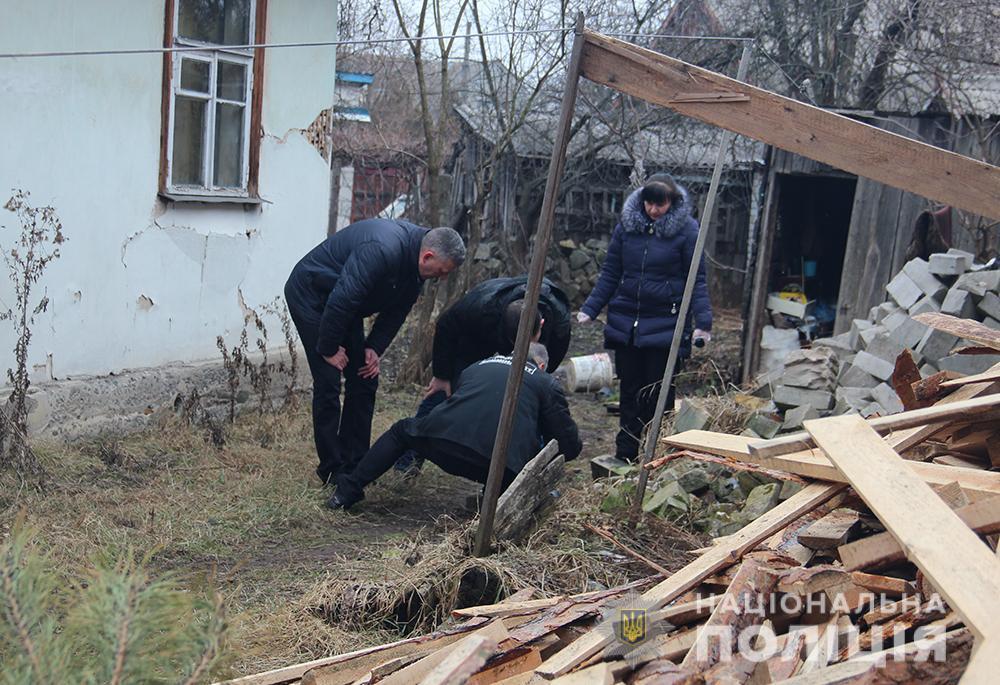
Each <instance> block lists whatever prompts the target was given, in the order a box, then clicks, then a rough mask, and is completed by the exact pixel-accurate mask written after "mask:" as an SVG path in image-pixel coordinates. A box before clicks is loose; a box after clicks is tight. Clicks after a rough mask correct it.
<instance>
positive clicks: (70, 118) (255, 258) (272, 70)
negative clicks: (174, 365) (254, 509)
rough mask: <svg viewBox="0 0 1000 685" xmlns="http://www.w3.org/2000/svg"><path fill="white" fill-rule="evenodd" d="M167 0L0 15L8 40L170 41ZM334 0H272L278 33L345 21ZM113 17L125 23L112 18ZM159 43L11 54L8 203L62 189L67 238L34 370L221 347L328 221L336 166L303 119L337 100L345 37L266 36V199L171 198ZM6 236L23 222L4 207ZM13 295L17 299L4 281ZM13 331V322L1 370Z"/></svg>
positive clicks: (39, 328) (0, 337)
mask: <svg viewBox="0 0 1000 685" xmlns="http://www.w3.org/2000/svg"><path fill="white" fill-rule="evenodd" d="M163 16H164V6H163V2H162V1H161V2H142V3H137V2H134V1H133V0H109V1H107V2H101V3H96V4H93V3H64V2H61V1H60V0H38V1H36V2H34V3H21V4H18V5H16V6H12V7H11V8H10V9H9V10H8V12H7V13H6V14H5V17H4V22H2V23H0V45H4V47H5V50H9V51H12V52H13V51H37V50H46V49H53V48H59V49H66V50H72V49H100V48H108V47H138V46H156V45H160V44H162V40H163ZM336 25H337V17H336V4H335V3H329V2H325V0H282V2H280V3H277V2H271V3H269V5H268V19H267V40H268V41H269V42H292V41H323V40H333V39H335V37H336ZM109 27H113V28H114V30H113V31H109ZM161 75H162V65H161V57H160V56H159V55H128V56H101V57H76V58H46V59H34V60H32V59H17V60H3V61H0V98H2V100H3V101H4V102H5V103H16V106H13V107H10V106H4V107H0V130H4V131H8V132H16V134H15V135H5V145H6V147H7V150H6V151H5V153H4V154H3V155H2V157H0V195H3V197H2V198H0V204H2V202H3V201H6V199H7V197H9V193H10V190H11V189H12V188H15V187H16V188H23V189H25V190H28V191H30V192H31V194H32V198H31V199H32V202H33V204H36V205H43V204H51V205H53V206H54V207H55V208H56V210H57V212H58V214H59V216H60V218H61V219H62V223H63V228H64V232H65V235H66V237H67V239H68V241H67V242H66V243H65V244H64V245H63V246H62V250H61V252H62V257H61V258H60V259H58V260H56V261H54V262H52V264H51V265H50V267H49V269H48V270H47V271H46V273H45V275H44V276H43V279H42V281H41V282H40V283H39V284H38V286H37V288H38V290H37V292H38V293H39V295H41V294H42V290H44V291H45V293H46V294H47V295H48V296H49V298H50V306H49V309H48V311H47V312H45V313H43V314H41V315H40V316H39V317H38V320H37V323H36V324H35V326H34V328H33V331H34V335H33V338H32V342H31V348H30V354H29V362H30V363H31V364H32V365H33V366H36V367H37V369H38V371H37V373H36V380H43V379H44V377H46V376H48V375H54V376H55V377H57V378H65V377H67V376H73V375H78V374H102V373H108V372H117V371H119V370H121V369H124V368H136V367H145V366H155V365H159V364H163V363H166V362H172V361H192V360H197V359H211V358H214V357H215V356H216V355H217V350H216V347H215V337H216V335H219V334H223V335H229V336H234V335H235V334H236V333H238V331H239V330H240V328H241V326H242V322H243V312H242V310H241V307H240V301H241V300H240V298H241V297H242V298H243V300H244V301H245V302H246V303H247V304H249V305H250V306H256V305H258V304H261V303H264V302H267V301H269V300H271V299H273V298H274V297H275V296H276V295H280V294H281V291H282V287H283V285H284V281H285V278H286V277H287V275H288V272H289V271H290V270H291V268H292V266H293V265H294V264H295V262H296V261H297V260H298V259H299V258H300V257H301V256H302V255H303V254H304V253H305V252H306V251H307V250H309V249H310V248H311V247H312V246H314V245H315V244H316V243H318V242H320V241H321V240H322V239H323V238H324V237H325V236H326V228H327V221H328V207H329V185H330V181H329V168H328V166H327V164H326V163H325V162H324V161H323V159H322V158H321V156H320V154H319V153H318V152H317V150H316V149H315V148H314V147H313V146H312V145H310V144H309V142H308V141H307V140H306V139H305V138H304V137H303V134H302V131H303V130H304V129H306V128H307V127H308V126H309V125H310V123H311V122H312V121H313V120H314V119H315V118H316V116H317V113H319V112H320V111H322V110H323V109H325V108H327V107H329V106H330V102H331V100H332V96H333V87H334V75H335V64H334V48H333V47H324V48H295V49H283V50H272V51H269V52H268V54H267V57H266V60H265V74H264V84H265V85H264V88H265V90H264V102H263V111H262V122H263V127H264V132H265V135H264V137H263V139H262V141H261V154H260V194H261V197H262V199H263V200H264V202H263V203H262V204H261V205H259V206H253V207H246V208H245V207H244V206H242V205H209V204H190V203H169V204H166V203H164V202H163V201H161V200H160V199H158V197H157V187H158V186H157V183H158V172H159V157H160V104H161V103H160V101H161ZM0 225H2V226H6V228H5V229H4V230H2V231H0V245H3V246H5V247H6V246H9V245H11V243H12V240H13V238H14V235H15V232H16V230H17V224H16V222H15V221H14V216H13V214H10V213H9V212H6V211H2V210H0ZM0 280H2V283H0V307H3V308H6V306H10V305H12V304H13V303H14V299H13V289H12V287H11V286H10V285H9V284H8V283H7V279H5V278H4V279H0ZM12 347H13V332H12V331H11V330H10V329H9V327H8V326H3V327H0V369H2V368H6V367H7V366H10V365H11V363H12V355H11V353H10V352H8V351H9V350H10V349H11V348H12Z"/></svg>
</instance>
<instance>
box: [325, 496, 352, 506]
mask: <svg viewBox="0 0 1000 685" xmlns="http://www.w3.org/2000/svg"><path fill="white" fill-rule="evenodd" d="M351 504H353V503H352V502H346V501H344V500H342V499H340V494H339V493H336V492H335V493H333V494H332V495H330V499H328V500H327V501H326V506H327V507H328V508H330V509H350V508H351Z"/></svg>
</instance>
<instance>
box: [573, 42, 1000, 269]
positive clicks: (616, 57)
mask: <svg viewBox="0 0 1000 685" xmlns="http://www.w3.org/2000/svg"><path fill="white" fill-rule="evenodd" d="M584 35H585V37H586V46H585V49H584V51H583V57H582V59H581V62H580V72H581V74H582V75H583V76H585V77H586V78H588V79H590V80H591V81H594V82H596V83H601V84H603V85H606V86H609V87H611V88H614V89H615V90H619V91H621V92H624V93H627V94H629V95H633V96H635V97H639V98H642V99H644V100H646V101H647V102H652V103H653V104H658V105H662V106H664V107H669V108H671V109H673V110H675V111H677V112H680V113H681V114H684V115H686V116H690V117H694V118H696V119H699V120H700V121H704V122H707V123H710V124H714V125H716V126H720V127H722V128H725V129H728V130H730V131H735V132H736V133H740V134H742V135H745V136H749V137H751V138H755V139H757V140H761V141H763V142H765V143H769V144H771V145H775V146H777V147H780V148H782V149H785V150H790V151H792V152H796V153H798V154H800V155H803V156H805V157H809V158H810V159H815V160H818V161H821V162H825V163H827V164H830V165H832V166H835V167H837V168H840V169H845V170H847V171H850V172H852V173H855V174H858V175H859V176H864V177H867V178H871V179H874V180H876V181H879V182H881V183H886V184H888V185H891V186H893V187H896V188H901V189H904V190H909V191H911V192H914V193H917V194H918V195H922V196H924V197H928V198H931V199H934V200H938V201H939V202H943V203H945V204H950V205H953V206H956V207H961V208H963V209H967V210H969V211H972V212H975V213H977V214H982V215H983V216H988V217H991V218H1000V168H997V167H995V166H993V165H991V164H987V163H985V162H980V161H977V160H974V159H970V158H968V157H963V156H962V155H957V154H955V153H953V152H948V151H946V150H942V149H941V148H937V147H934V146H931V145H927V144H925V143H921V142H918V141H915V140H910V139H908V138H905V137H903V136H899V135H896V134H894V133H890V132H888V131H883V130H880V129H878V128H876V127H874V126H870V125H868V124H864V123H861V122H858V121H855V120H853V119H849V118H847V117H844V116H841V115H838V114H834V113H832V112H827V111H825V110H822V109H820V108H818V107H813V106H811V105H806V104H804V103H801V102H798V101H796V100H792V99H791V98H786V97H782V96H780V95H777V94H776V93H771V92H769V91H766V90H762V89H760V88H754V87H753V86H749V85H747V84H745V83H741V82H740V81H737V80H735V79H731V78H728V77H726V76H723V75H721V74H717V73H714V72H711V71H708V70H706V69H700V68H698V67H696V66H693V65H691V64H687V63H685V62H682V61H680V60H677V59H673V58H670V57H667V56H665V55H661V54H659V53H656V52H653V51H651V50H646V49H644V48H641V47H638V46H636V45H632V44H630V43H626V42H624V41H620V40H616V39H614V38H609V37H607V36H602V35H600V34H596V33H593V32H585V34H584ZM691 92H698V93H706V92H724V93H728V92H732V93H741V94H744V95H748V96H749V97H750V99H749V101H746V102H728V103H725V104H719V103H703V102H694V103H689V102H677V98H678V96H682V95H684V94H685V93H691ZM887 257H888V262H889V264H890V265H891V260H892V254H891V252H890V253H889V254H888V255H887Z"/></svg>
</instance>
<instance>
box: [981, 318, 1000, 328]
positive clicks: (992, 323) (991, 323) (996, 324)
mask: <svg viewBox="0 0 1000 685" xmlns="http://www.w3.org/2000/svg"><path fill="white" fill-rule="evenodd" d="M983 325H984V326H986V327H987V328H992V329H993V330H995V331H1000V321H997V320H996V319H994V318H993V317H992V316H987V317H986V318H985V319H983Z"/></svg>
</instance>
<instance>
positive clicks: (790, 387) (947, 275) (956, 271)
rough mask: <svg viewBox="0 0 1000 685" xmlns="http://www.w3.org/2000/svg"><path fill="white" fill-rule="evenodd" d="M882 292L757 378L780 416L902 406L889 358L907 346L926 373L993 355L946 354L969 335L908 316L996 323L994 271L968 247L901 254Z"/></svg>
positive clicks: (998, 301) (968, 369)
mask: <svg viewBox="0 0 1000 685" xmlns="http://www.w3.org/2000/svg"><path fill="white" fill-rule="evenodd" d="M886 293H887V295H888V297H887V298H886V300H885V302H883V303H881V304H879V305H878V306H875V307H872V309H871V310H870V311H869V313H868V318H866V319H855V320H854V321H852V322H851V328H850V330H849V331H847V332H845V333H842V334H840V335H837V336H834V337H832V338H823V339H819V340H815V341H813V343H812V348H811V349H809V350H800V351H796V352H792V353H791V354H789V355H788V356H787V358H786V360H785V365H784V369H783V370H778V371H776V372H772V373H771V374H768V376H769V377H765V378H764V379H763V380H764V383H765V385H766V387H765V388H764V391H765V392H767V391H769V392H770V397H771V399H772V400H773V402H774V404H775V405H776V406H777V407H778V408H779V409H780V410H784V412H785V417H786V419H785V423H786V424H789V425H790V426H795V427H797V426H800V425H801V420H799V419H798V416H799V414H801V413H802V412H803V411H809V412H810V413H811V412H816V413H818V414H820V415H825V414H843V413H848V412H857V413H860V414H861V415H862V416H866V417H868V416H873V415H880V416H885V415H887V414H893V413H896V412H899V411H902V409H903V405H902V403H901V402H900V400H899V397H898V396H897V394H896V392H895V391H894V390H893V388H892V386H891V378H892V373H893V370H894V368H895V362H896V358H897V357H898V356H899V354H900V352H902V351H903V350H906V349H909V350H910V352H911V354H912V356H913V360H914V361H915V362H916V364H917V366H918V367H919V368H920V373H921V375H922V376H923V377H925V378H926V377H927V376H930V375H932V374H934V373H936V372H938V371H944V370H950V371H956V372H959V373H962V374H972V373H979V372H981V371H985V370H986V369H988V368H989V367H991V366H992V365H994V364H996V363H997V362H1000V355H956V354H952V352H953V351H954V350H955V349H956V348H959V347H963V346H965V345H966V344H968V343H967V342H966V341H962V340H960V339H958V338H957V337H955V336H953V335H950V334H948V333H944V332H942V331H938V330H934V329H931V328H929V327H928V326H925V325H924V324H922V323H920V322H918V321H915V320H914V319H913V318H912V317H913V316H916V315H917V314H921V313H924V312H941V313H944V314H950V315H952V316H956V317H960V318H966V319H974V320H976V321H980V322H982V323H983V324H985V325H987V326H989V327H991V328H994V329H997V330H1000V271H997V270H995V269H994V268H992V267H991V268H986V267H983V266H978V265H975V264H973V260H972V255H971V254H969V253H968V252H963V251H962V250H956V249H951V250H949V251H948V252H946V253H940V254H933V255H931V256H930V259H927V260H924V259H919V258H917V259H913V260H910V261H909V262H907V263H906V265H905V266H904V267H903V269H902V270H901V271H900V272H899V273H898V274H896V276H895V277H894V278H893V279H892V280H891V281H890V282H889V284H888V285H887V286H886ZM789 415H791V417H792V421H788V416H789ZM787 430H790V429H789V428H786V427H784V426H783V427H782V432H785V431H787ZM761 437H764V436H761Z"/></svg>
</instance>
